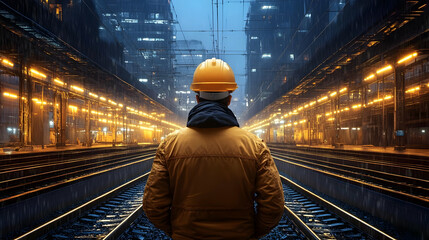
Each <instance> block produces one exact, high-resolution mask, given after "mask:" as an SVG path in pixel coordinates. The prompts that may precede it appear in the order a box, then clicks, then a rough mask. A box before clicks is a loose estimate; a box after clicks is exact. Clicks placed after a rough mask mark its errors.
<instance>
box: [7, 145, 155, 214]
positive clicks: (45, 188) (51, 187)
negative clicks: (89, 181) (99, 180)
mask: <svg viewBox="0 0 429 240" xmlns="http://www.w3.org/2000/svg"><path fill="white" fill-rule="evenodd" d="M154 155H155V154H154V153H153V154H147V155H144V157H146V156H149V157H147V158H144V159H142V160H137V161H132V162H130V161H125V162H126V163H124V164H122V165H116V164H110V165H111V166H110V167H109V166H105V167H109V168H107V169H100V170H99V171H95V172H92V173H88V174H86V175H83V176H77V177H75V178H74V179H73V180H72V181H65V182H64V181H60V182H56V183H52V184H50V185H48V186H42V187H40V188H37V189H33V190H30V191H27V192H24V193H20V194H17V195H14V196H9V197H5V198H2V199H0V206H4V205H7V204H9V203H11V202H13V201H16V199H18V198H22V197H26V195H30V196H32V195H34V194H38V193H42V192H46V191H49V190H54V189H57V188H59V187H61V186H65V185H68V184H71V183H73V182H76V181H81V180H83V179H85V178H88V177H91V176H93V175H97V174H101V173H105V172H108V171H111V170H115V169H119V168H122V167H126V166H129V165H133V164H136V163H139V162H143V161H146V160H148V159H151V158H153V156H154ZM141 158H142V156H140V157H134V159H141Z"/></svg>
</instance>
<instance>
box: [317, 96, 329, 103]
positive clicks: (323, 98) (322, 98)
mask: <svg viewBox="0 0 429 240" xmlns="http://www.w3.org/2000/svg"><path fill="white" fill-rule="evenodd" d="M326 99H328V96H323V97H321V98H319V99H317V102H319V103H320V102H322V101H324V100H326Z"/></svg>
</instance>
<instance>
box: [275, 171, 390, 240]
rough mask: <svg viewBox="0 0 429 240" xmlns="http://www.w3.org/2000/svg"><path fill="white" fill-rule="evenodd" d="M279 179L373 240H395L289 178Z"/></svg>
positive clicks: (282, 177)
mask: <svg viewBox="0 0 429 240" xmlns="http://www.w3.org/2000/svg"><path fill="white" fill-rule="evenodd" d="M280 178H281V180H282V181H283V182H285V183H286V184H287V185H288V186H290V187H291V188H293V189H294V190H296V191H297V192H299V193H301V194H302V195H304V196H305V197H308V198H309V199H311V200H312V201H314V202H316V203H317V204H319V205H321V206H323V207H325V208H326V209H328V210H329V211H331V212H332V213H334V214H336V215H337V216H339V217H340V218H342V219H343V220H344V221H346V222H348V223H350V224H351V225H353V226H355V227H356V228H357V229H359V230H361V231H362V232H364V233H366V234H368V235H369V236H371V237H373V238H375V239H390V240H393V239H395V238H394V237H392V236H390V235H388V234H387V233H385V232H383V231H381V230H379V229H378V228H376V227H374V226H372V225H370V224H368V223H367V222H365V221H363V220H361V219H360V218H358V217H356V216H354V215H353V214H351V213H349V212H347V211H345V210H343V209H342V208H340V207H338V206H337V205H335V204H333V203H331V202H329V201H327V200H325V199H323V198H322V197H320V196H318V195H317V194H315V193H312V192H310V191H309V190H307V189H305V188H303V187H302V186H300V185H298V184H297V183H295V182H293V181H292V180H290V179H289V178H287V177H285V176H283V175H280Z"/></svg>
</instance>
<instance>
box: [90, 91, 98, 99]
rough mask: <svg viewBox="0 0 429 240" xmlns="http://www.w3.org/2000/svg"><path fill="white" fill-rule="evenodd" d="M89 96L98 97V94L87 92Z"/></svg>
mask: <svg viewBox="0 0 429 240" xmlns="http://www.w3.org/2000/svg"><path fill="white" fill-rule="evenodd" d="M89 96H91V97H94V98H98V95H97V94H95V93H92V92H90V93H89Z"/></svg>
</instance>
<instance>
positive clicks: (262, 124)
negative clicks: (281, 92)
mask: <svg viewBox="0 0 429 240" xmlns="http://www.w3.org/2000/svg"><path fill="white" fill-rule="evenodd" d="M416 57H417V53H416V52H414V53H412V54H409V55H407V56H405V57H404V58H402V59H400V60H398V61H397V63H398V64H401V63H404V62H406V61H408V60H411V59H414V58H416ZM391 69H393V67H392V65H387V66H384V67H382V68H380V69H378V70H377V71H376V74H377V75H380V74H383V73H385V72H387V71H390V70H391ZM375 77H376V75H375V74H370V75H369V76H368V77H366V78H364V81H368V80H370V79H373V78H375ZM427 87H429V83H427ZM419 90H420V86H417V87H414V88H410V89H408V90H406V91H405V92H406V93H414V92H416V91H419ZM346 91H347V88H346V87H344V88H342V89H340V90H339V91H338V92H337V91H329V92H328V93H327V94H326V95H323V96H321V97H319V98H318V99H317V100H316V101H310V102H308V103H305V104H303V105H302V106H300V107H298V108H295V109H293V110H292V111H290V112H288V113H286V114H284V115H283V116H281V119H285V118H288V117H292V116H293V115H296V114H298V113H299V112H300V111H302V110H303V109H306V108H308V107H311V106H313V105H315V104H316V103H323V102H325V101H326V100H328V99H329V97H331V98H333V97H335V96H337V94H341V93H344V92H346ZM392 98H393V96H392V95H387V96H384V97H383V98H376V99H374V100H372V101H370V102H369V103H368V105H372V104H374V103H377V102H382V101H387V100H389V99H392ZM362 107H366V105H365V104H364V105H362V104H355V105H352V106H351V109H353V110H357V109H360V108H362ZM349 110H350V107H345V108H343V109H340V110H338V111H334V112H328V113H326V114H325V116H327V117H329V116H331V115H332V114H337V113H341V112H345V111H349ZM278 115H280V113H274V114H272V115H271V116H270V117H269V118H266V119H264V120H262V121H259V122H257V123H254V124H252V125H251V126H249V127H245V129H247V130H249V131H254V130H256V129H260V128H263V127H266V126H269V125H270V124H271V121H272V120H273V119H275V118H276V117H277V116H278ZM321 116H322V115H317V117H318V118H319V117H321ZM327 120H328V121H333V120H335V118H334V117H330V118H328V119H327ZM277 121H278V119H277ZM306 121H307V120H305V119H303V120H299V121H295V122H293V124H292V123H289V124H285V125H284V126H285V127H291V126H292V125H298V123H305V122H306ZM280 123H284V121H280Z"/></svg>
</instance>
